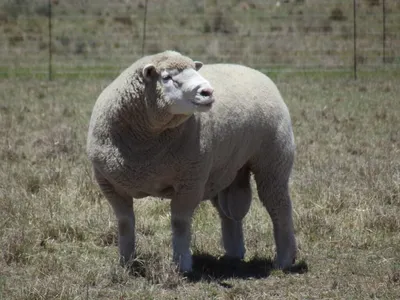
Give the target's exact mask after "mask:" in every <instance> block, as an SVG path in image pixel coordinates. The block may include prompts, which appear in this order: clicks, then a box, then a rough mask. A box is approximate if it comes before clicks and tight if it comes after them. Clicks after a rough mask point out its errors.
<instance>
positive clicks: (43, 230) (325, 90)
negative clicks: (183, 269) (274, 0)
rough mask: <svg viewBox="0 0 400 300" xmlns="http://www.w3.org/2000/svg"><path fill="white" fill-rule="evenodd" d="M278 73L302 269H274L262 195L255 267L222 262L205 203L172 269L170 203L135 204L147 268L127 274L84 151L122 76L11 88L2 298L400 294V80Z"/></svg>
mask: <svg viewBox="0 0 400 300" xmlns="http://www.w3.org/2000/svg"><path fill="white" fill-rule="evenodd" d="M273 78H274V79H275V80H276V82H277V84H278V87H279V88H280V90H281V92H282V94H283V96H284V98H285V100H286V102H287V104H288V106H289V109H290V111H291V115H292V119H293V128H294V132H295V136H296V143H297V155H296V161H295V167H294V172H293V176H292V179H291V194H292V198H293V203H294V211H295V212H294V219H295V228H296V236H297V239H298V243H299V258H298V259H299V260H298V261H299V263H298V265H297V268H296V270H294V272H292V273H288V274H285V273H283V272H281V271H277V270H272V269H271V257H272V255H273V253H274V252H273V251H274V249H273V239H272V228H271V222H270V220H269V217H268V215H267V213H266V211H265V210H264V208H262V206H261V204H260V203H259V201H258V200H256V199H255V200H256V201H254V202H253V204H252V207H251V211H250V213H249V214H248V216H247V217H246V219H245V239H246V240H245V241H246V246H247V256H246V259H245V261H244V262H241V263H238V264H236V265H234V264H231V263H229V262H225V261H224V260H220V259H219V256H221V255H222V254H223V252H222V247H221V246H220V244H219V237H220V231H219V230H220V227H219V220H218V218H217V214H216V212H215V211H214V209H213V208H212V206H211V204H210V203H208V202H207V203H203V204H202V205H201V206H200V207H199V209H198V210H197V212H196V215H195V219H194V224H193V243H192V247H193V248H192V249H193V250H194V253H195V270H194V272H193V274H191V275H190V276H188V277H187V278H185V277H183V276H181V275H179V274H177V273H176V272H175V271H174V270H173V269H172V267H171V246H170V244H171V242H170V237H171V235H170V227H169V203H168V201H165V200H164V201H162V200H157V199H142V200H140V201H136V202H135V210H136V212H137V213H136V215H137V235H138V251H139V263H138V265H139V266H138V268H137V269H136V271H137V272H136V274H130V273H128V272H126V271H124V270H123V269H122V268H120V267H119V266H118V262H117V255H118V250H117V246H116V226H115V222H114V221H115V220H114V215H113V213H112V211H111V210H110V208H109V206H108V204H107V202H106V201H105V199H104V198H103V197H102V196H101V194H100V192H99V189H98V188H97V186H96V185H95V184H94V182H93V181H92V180H91V172H90V166H89V163H88V160H87V158H86V155H85V150H84V149H85V139H86V133H87V125H88V119H89V116H90V113H91V109H92V106H93V104H94V101H95V99H96V97H97V96H98V94H99V93H100V91H101V90H102V88H104V87H105V85H106V84H107V83H108V82H110V80H111V78H108V79H80V80H77V79H59V80H57V81H55V82H46V81H40V80H29V79H28V80H24V81H21V80H16V79H15V80H14V79H10V80H2V81H0V136H1V139H0V164H1V167H0V249H1V252H0V299H7V300H8V299H10V300H14V299H15V300H16V299H18V300H22V299H26V300H28V299H30V300H31V299H370V298H371V299H378V298H379V299H398V297H399V295H400V218H399V216H400V128H399V124H400V101H398V100H399V94H400V86H399V84H398V83H399V78H400V77H399V75H398V74H392V75H390V76H388V75H386V76H385V73H382V74H380V75H379V76H374V78H365V79H361V80H358V81H352V80H349V79H348V77H341V78H336V77H331V76H329V75H328V74H327V73H324V74H323V75H321V76H320V75H318V74H317V75H316V76H311V77H307V76H294V75H293V74H292V75H290V76H286V75H285V74H275V75H274V76H273Z"/></svg>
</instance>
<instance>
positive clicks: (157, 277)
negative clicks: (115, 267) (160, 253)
mask: <svg viewBox="0 0 400 300" xmlns="http://www.w3.org/2000/svg"><path fill="white" fill-rule="evenodd" d="M161 260H162V258H161V257H154V256H152V255H142V257H141V259H140V260H135V261H134V262H133V263H132V265H131V266H130V273H131V275H133V276H135V277H136V276H139V277H143V278H146V279H147V280H149V281H150V282H152V283H163V282H164V281H165V279H166V278H167V277H165V275H164V276H163V272H160V271H161V269H162V266H161V265H160V262H161ZM273 270H274V268H273V263H272V259H271V258H262V257H253V258H251V259H250V260H248V261H244V260H239V259H232V258H228V257H224V256H223V257H216V256H212V255H209V254H207V253H195V254H194V255H193V270H192V272H190V273H185V274H183V275H184V277H185V278H186V280H187V281H189V282H199V281H208V282H217V283H219V284H220V285H221V286H223V287H225V288H231V287H232V286H231V285H230V284H229V283H226V282H223V280H227V279H230V278H237V279H249V278H267V277H268V276H270V274H271V272H272V271H273ZM171 271H172V269H171V270H170V272H171ZM307 271H308V266H307V263H306V262H304V261H299V262H298V263H296V264H295V265H293V266H292V267H291V268H290V269H287V270H284V271H283V272H284V273H297V274H303V273H305V272H307ZM174 272H175V271H174ZM178 277H180V276H179V275H178ZM168 278H173V277H171V276H170V277H168ZM181 278H182V277H181Z"/></svg>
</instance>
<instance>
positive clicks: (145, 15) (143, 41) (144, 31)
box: [142, 0, 148, 56]
mask: <svg viewBox="0 0 400 300" xmlns="http://www.w3.org/2000/svg"><path fill="white" fill-rule="evenodd" d="M147 2H148V0H146V1H145V3H144V16H143V33H142V37H143V40H142V56H144V46H145V44H146V24H147Z"/></svg>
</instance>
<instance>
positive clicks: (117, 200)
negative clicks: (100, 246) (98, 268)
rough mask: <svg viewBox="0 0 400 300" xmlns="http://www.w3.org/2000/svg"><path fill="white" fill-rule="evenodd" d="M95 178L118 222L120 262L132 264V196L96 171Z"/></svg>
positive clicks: (133, 251)
mask: <svg viewBox="0 0 400 300" xmlns="http://www.w3.org/2000/svg"><path fill="white" fill-rule="evenodd" d="M95 178H96V180H97V183H98V185H99V186H100V189H101V191H102V193H103V195H104V196H105V197H106V199H107V200H108V202H109V203H110V205H111V207H112V208H113V211H114V214H115V216H116V218H117V222H118V248H119V254H120V264H121V265H122V266H130V265H131V263H132V261H133V259H134V256H135V215H134V212H133V199H132V197H130V196H128V195H125V194H123V193H122V192H119V191H118V192H117V191H116V190H115V188H114V186H113V185H112V184H111V183H110V182H109V181H108V180H107V179H105V178H104V177H103V176H102V175H101V174H99V173H98V172H97V171H95Z"/></svg>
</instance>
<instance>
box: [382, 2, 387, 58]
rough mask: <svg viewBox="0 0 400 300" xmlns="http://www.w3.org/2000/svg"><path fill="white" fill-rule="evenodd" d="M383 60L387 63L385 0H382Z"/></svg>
mask: <svg viewBox="0 0 400 300" xmlns="http://www.w3.org/2000/svg"><path fill="white" fill-rule="evenodd" d="M382 18H383V20H382V23H383V24H382V27H383V28H382V31H383V34H382V61H383V63H386V6H385V0H383V1H382Z"/></svg>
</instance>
